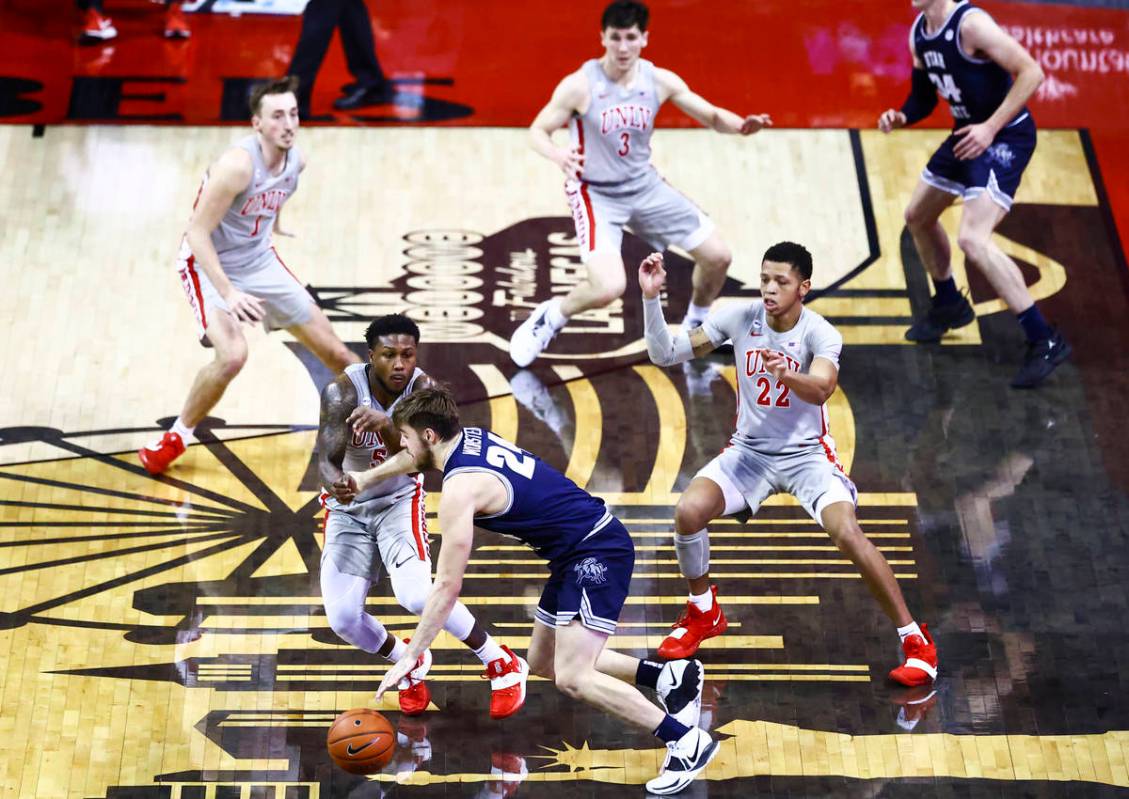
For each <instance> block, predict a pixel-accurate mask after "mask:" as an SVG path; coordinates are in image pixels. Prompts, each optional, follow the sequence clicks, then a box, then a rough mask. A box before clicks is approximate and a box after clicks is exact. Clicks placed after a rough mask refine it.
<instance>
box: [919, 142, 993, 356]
mask: <svg viewBox="0 0 1129 799" xmlns="http://www.w3.org/2000/svg"><path fill="white" fill-rule="evenodd" d="M954 144H955V139H954V137H952V136H950V137H949V138H947V139H946V140H945V141H944V142H942V144H941V146H940V147H938V148H937V151H936V152H934V153H933V156H932V157H931V158H930V159H929V163H928V164H927V165H926V167H925V169H924V170H922V173H921V179H920V180H919V181H918V182H917V186H916V187H915V188H914V190H913V195H912V196H911V197H910V201H909V205H907V206H906V210H905V222H906V228H907V229H908V230H909V232H910V235H911V236H912V237H913V243H914V246H915V247H916V248H917V254H918V256H919V257H920V258H921V261H922V263H923V264H924V265H925V270H926V271H927V272H928V273H929V277H930V279H931V280H932V282H933V297H932V299H931V301H930V305H929V309H928V311H927V312H926V313H925V314H924V315H923V316H921V317H919V318H918V319H916V320H915V321H914V323H913V325H912V326H911V327H910V328H909V330H907V331H906V338H907V339H908V340H909V341H919V342H927V341H940V340H941V336H943V335H944V334H945V332H946V331H948V330H951V329H953V328H958V327H964V326H965V325H968V324H971V323H972V321H973V320H974V319H975V318H976V314H975V312H974V311H973V310H972V306H971V305H970V304H969V302H968V300H967V299H966V298H965V297H964V296H963V295H962V294H961V293H960V290H959V289H958V288H957V285H956V282H955V281H954V280H953V270H952V247H951V245H950V244H949V236H948V234H947V233H946V232H945V229H944V228H943V227H942V226H941V222H940V218H941V214H942V213H944V212H945V209H947V208H948V207H949V206H950V205H952V204H953V202H954V201H955V200H956V198H957V197H960V196H961V195H962V194H963V193H964V191H965V189H966V184H967V180H968V176H967V166H968V165H967V163H966V162H964V161H962V160H961V159H959V158H957V157H956V154H955V153H954V152H953V146H954Z"/></svg>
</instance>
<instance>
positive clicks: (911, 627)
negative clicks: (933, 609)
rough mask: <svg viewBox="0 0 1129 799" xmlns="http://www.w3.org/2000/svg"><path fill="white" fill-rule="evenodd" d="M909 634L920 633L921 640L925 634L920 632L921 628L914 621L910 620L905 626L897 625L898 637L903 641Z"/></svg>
mask: <svg viewBox="0 0 1129 799" xmlns="http://www.w3.org/2000/svg"><path fill="white" fill-rule="evenodd" d="M911 635H920V636H921V640H922V641H924V640H925V635H924V634H922V632H921V628H920V627H918V626H917V622H916V621H911V622H910V623H909V624H907V625H906V626H905V627H899V628H898V637H899V638H901V639H902V640H903V641H904V640H906V639H907V638H909V637H910V636H911Z"/></svg>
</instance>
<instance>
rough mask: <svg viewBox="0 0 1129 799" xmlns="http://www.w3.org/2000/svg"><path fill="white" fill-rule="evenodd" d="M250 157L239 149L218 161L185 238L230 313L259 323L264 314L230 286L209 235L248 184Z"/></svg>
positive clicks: (259, 305) (258, 305)
mask: <svg viewBox="0 0 1129 799" xmlns="http://www.w3.org/2000/svg"><path fill="white" fill-rule="evenodd" d="M252 170H253V167H252V165H251V156H250V154H249V153H247V151H245V150H243V149H240V148H234V147H233V148H232V149H230V150H228V151H227V152H225V153H224V154H223V155H221V156H220V157H219V160H217V161H216V162H215V163H214V164H212V166H211V169H209V170H208V179H207V181H205V183H204V187H203V189H202V190H201V191H200V196H199V198H198V199H197V200H196V207H195V208H194V209H193V211H192V218H191V219H189V220H188V229H187V231H186V232H185V234H184V237H185V239H187V241H188V246H189V248H191V250H192V254H193V255H194V256H195V257H196V263H198V264H199V265H200V267H201V268H202V269H203V270H204V274H206V275H207V276H208V280H210V281H212V285H213V286H215V287H216V291H218V292H219V293H220V296H221V297H223V298H224V301H225V302H226V303H227V306H228V308H230V309H231V313H232V314H233V315H234V316H235V318H236V319H238V320H239V321H240V322H258V321H259V320H261V319H262V318H263V315H264V314H265V313H266V310H265V309H264V308H263V304H262V303H261V302H260V301H259V300H258V298H256V297H252V296H251V295H250V294H244V293H243V292H242V291H239V290H238V289H236V288H235V287H234V286H233V285H231V281H230V280H228V279H227V275H226V274H224V271H223V267H222V266H221V265H220V257H219V254H218V253H217V252H216V248H215V245H213V244H212V231H213V230H215V229H216V228H217V227H219V224H220V221H221V220H222V219H223V215H224V214H226V213H227V210H228V209H229V208H231V204H232V203H233V202H234V201H235V196H236V195H237V194H239V193H240V192H241V191H243V190H244V189H246V188H247V186H248V185H249V184H250V183H251V172H252Z"/></svg>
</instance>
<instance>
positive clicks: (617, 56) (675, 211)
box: [510, 0, 772, 366]
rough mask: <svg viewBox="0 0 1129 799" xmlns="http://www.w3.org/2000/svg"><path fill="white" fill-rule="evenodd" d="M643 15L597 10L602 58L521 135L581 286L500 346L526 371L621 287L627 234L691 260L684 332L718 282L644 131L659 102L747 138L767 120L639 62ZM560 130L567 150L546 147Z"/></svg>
mask: <svg viewBox="0 0 1129 799" xmlns="http://www.w3.org/2000/svg"><path fill="white" fill-rule="evenodd" d="M648 17H649V12H648V11H647V7H646V6H645V5H643V4H642V3H638V2H623V1H622V0H618V1H617V2H614V3H612V4H611V5H609V6H608V7H607V8H606V9H605V10H604V16H603V20H602V22H601V26H600V27H601V31H602V33H601V43H602V44H603V46H604V55H603V57H602V58H599V59H592V60H590V61H587V62H585V63H584V64H583V65H582V66H581V67H580V69H579V70H577V71H576V72H573V73H572V74H570V75H567V76H566V77H565V78H564V80H562V81H561V82H560V84H558V86H557V88H556V89H555V90H554V91H553V96H552V99H550V100H549V104H548V105H546V106H545V107H544V108H543V109H541V112H540V113H539V114H538V115H537V118H536V119H534V120H533V125H532V126H531V127H530V128H529V132H530V143H531V144H532V146H533V149H534V150H536V151H537V152H538V153H540V154H541V155H543V156H545V157H546V158H548V159H549V160H550V161H552V162H553V163H554V164H556V165H557V166H558V167H560V168H561V171H563V172H564V173H565V177H566V182H565V193H566V195H567V196H568V201H569V205H570V207H571V209H572V215H573V220H574V221H575V223H576V237H577V243H578V244H579V247H580V258H581V261H583V262H584V265H585V267H586V268H587V271H586V275H585V278H584V280H582V281H581V282H580V283H578V284H577V285H576V286H575V287H574V288H573V289H572V291H570V292H569V293H568V295H567V296H565V297H564V298H563V299H562V298H559V297H558V298H554V299H552V300H546V301H545V302H543V303H541V304H540V305H538V306H537V307H536V308H535V309H533V311H532V312H531V313H530V315H529V318H528V319H526V320H525V322H524V323H522V325H521V326H520V327H519V328H518V329H517V330H516V331H514V335H513V337H512V338H511V339H510V357H511V358H513V360H514V363H516V364H517V365H518V366H527V365H529V364H530V363H532V362H533V361H534V359H536V358H537V356H538V355H540V354H541V352H543V351H544V349H545V348H546V347H547V346H548V345H549V342H550V341H552V339H553V336H555V335H556V334H557V332H558V331H559V330H560V329H561V328H563V327H564V326H565V323H566V322H567V321H568V319H569V318H570V317H572V316H575V315H576V314H578V313H581V312H583V311H586V310H588V309H590V308H602V307H604V306H606V305H609V304H611V303H612V302H614V301H615V300H616V299H618V298H619V297H620V296H621V295H622V294H623V292H624V289H625V288H626V287H627V275H626V273H625V271H624V266H623V258H622V257H621V255H620V244H621V242H622V240H623V228H624V227H625V226H626V227H630V228H631V230H632V232H634V233H635V234H636V235H637V236H639V237H640V238H643V239H645V240H646V241H647V242H648V243H649V244H650V245H651V246H653V247H655V248H656V249H660V250H661V249H665V248H666V247H668V246H671V245H673V246H676V247H680V248H682V249H683V250H686V251H687V252H689V253H690V255H691V256H692V257H693V258H694V275H693V284H694V290H693V294H692V296H691V298H690V307H689V311H688V312H687V314H686V319H685V321H684V324H685V325H686V326H687V327H694V326H696V325H700V324H701V323H702V320H703V319H705V317H706V314H707V313H709V306H710V303H712V302H713V301H714V298H716V297H717V295H718V293H720V291H721V287H722V286H723V285H724V283H725V275H726V272H727V271H728V269H729V263H730V261H731V260H732V255H731V254H730V252H729V247H727V246H726V244H725V242H724V241H722V239H721V236H720V235H718V233H717V232H716V231H715V230H714V225H713V222H712V221H710V219H709V217H707V216H706V215H705V214H704V213H702V211H701V210H700V209H699V208H698V207H697V206H696V205H694V204H693V203H692V202H690V200H688V199H687V198H686V197H685V196H684V195H682V194H681V193H679V192H678V191H677V190H676V189H674V188H673V187H672V186H671V185H670V184H668V183H667V182H666V181H664V180H663V179H662V177H661V176H660V175H659V174H658V172H657V171H656V170H655V168H654V167H653V166H652V165H651V133H652V132H653V131H654V118H655V115H656V114H657V113H658V110H659V106H661V105H662V104H663V103H664V102H666V101H667V100H670V101H671V102H673V103H674V104H675V105H676V106H678V107H679V108H680V109H681V110H682V111H684V112H685V113H686V114H688V115H689V116H691V117H693V118H694V119H695V120H697V121H698V122H700V123H701V124H702V125H705V126H706V127H708V128H712V129H713V130H716V131H718V132H719V133H739V134H741V135H742V136H747V135H749V134H751V133H756V132H757V131H758V130H760V129H761V128H763V127H765V126H768V125H771V124H772V120H771V119H769V117H768V115H767V114H759V115H753V116H747V117H740V116H737V115H736V114H734V113H733V112H732V111H726V110H725V109H724V108H718V107H717V106H714V105H712V104H710V103H709V102H707V101H706V100H705V99H703V98H702V97H700V96H699V95H697V94H695V93H694V92H692V91H690V88H689V87H688V86H687V85H686V81H684V80H682V78H680V77H678V75H676V74H674V73H673V72H671V71H670V70H667V69H659V68H658V67H656V66H655V65H654V64H652V63H651V62H650V61H646V60H644V59H642V58H640V54H641V53H642V50H643V48H644V47H646V46H647V35H648V34H647V20H648ZM566 123H568V124H569V128H570V134H571V137H572V142H571V143H572V146H571V147H570V148H565V147H559V146H557V145H556V144H554V143H553V139H552V135H553V133H554V132H555V131H556V130H557V129H558V128H561V127H563V126H564V125H565V124H566Z"/></svg>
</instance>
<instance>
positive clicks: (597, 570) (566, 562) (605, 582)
mask: <svg viewBox="0 0 1129 799" xmlns="http://www.w3.org/2000/svg"><path fill="white" fill-rule="evenodd" d="M605 518H606V519H607V521H606V522H604V523H603V526H602V527H600V526H597V529H596V531H595V532H593V533H590V534H589V537H588V538H585V539H584V540H583V541H582V542H580V544H579V545H578V546H577V548H576V549H575V550H574V551H573V552H570V553H569V554H568V555H566V556H565V557H562V558H559V559H558V560H556V561H553V562H551V563H550V564H549V570H550V574H549V581H548V582H547V583H545V589H544V590H543V591H542V592H541V601H540V602H538V603H537V610H536V611H535V612H534V614H533V617H534V618H535V619H536V620H537V621H539V622H541V623H542V624H544V625H546V626H548V627H554V628H555V627H567V626H568V625H569V624H570V623H571V622H572V620H573V619H575V618H576V617H577V616H579V617H580V623H581V624H583V625H584V626H585V627H587V628H588V629H589V630H595V631H596V632H598V633H603V634H605V635H615V628H616V623H617V622H618V621H619V614H620V612H621V611H622V610H623V605H624V603H625V602H626V601H627V593H628V590H629V589H630V587H631V573H632V571H634V569H635V545H634V544H633V543H631V536H630V535H629V534H628V532H627V528H626V527H624V526H623V523H622V522H620V520H619V519H617V518H615V517H614V516H612V515H611V514H608V515H607V516H606V517H605Z"/></svg>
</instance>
